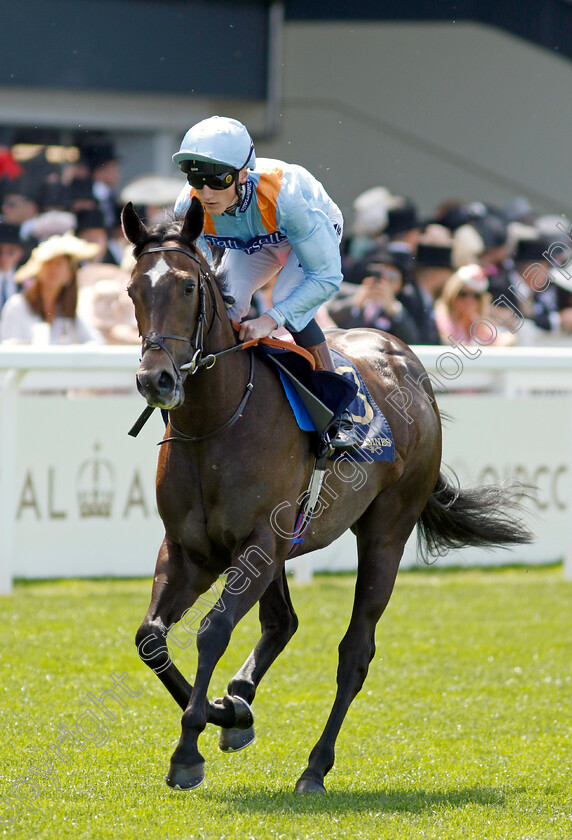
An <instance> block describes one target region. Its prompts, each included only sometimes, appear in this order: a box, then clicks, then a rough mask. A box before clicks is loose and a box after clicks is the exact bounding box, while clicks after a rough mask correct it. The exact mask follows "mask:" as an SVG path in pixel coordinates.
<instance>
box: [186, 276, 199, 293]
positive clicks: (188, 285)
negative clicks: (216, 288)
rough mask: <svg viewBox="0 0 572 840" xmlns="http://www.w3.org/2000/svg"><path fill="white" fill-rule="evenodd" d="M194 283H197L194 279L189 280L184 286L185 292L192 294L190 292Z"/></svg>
mask: <svg viewBox="0 0 572 840" xmlns="http://www.w3.org/2000/svg"><path fill="white" fill-rule="evenodd" d="M196 285H197V284H196V283H195V282H194V280H190V281H189V282H188V283H187V285H186V286H185V294H186V295H192V293H193V292H194V291H195V287H196Z"/></svg>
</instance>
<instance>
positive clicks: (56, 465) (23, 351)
mask: <svg viewBox="0 0 572 840" xmlns="http://www.w3.org/2000/svg"><path fill="white" fill-rule="evenodd" d="M414 349H415V352H416V353H417V355H418V356H419V358H420V360H421V361H422V362H423V364H424V365H425V367H426V369H427V371H428V372H429V374H430V375H431V378H432V380H433V384H434V387H436V388H437V391H438V392H441V393H440V395H439V396H438V399H439V403H440V404H443V405H444V407H445V408H446V410H447V411H450V410H451V409H450V405H449V404H445V403H446V402H447V400H448V399H449V397H448V394H449V393H450V394H451V395H456V396H454V397H453V396H451V399H454V401H455V406H461V405H465V404H470V405H471V406H477V401H478V398H479V397H480V398H481V402H482V400H485V402H486V399H493V398H494V399H497V398H498V399H502V400H504V402H502V406H503V408H502V411H503V412H506V411H507V407H508V406H510V405H514V406H520V405H521V404H522V406H523V411H531V410H532V409H531V406H533V407H534V408H535V410H539V411H540V414H539V417H540V418H542V417H544V416H545V423H544V425H543V426H542V427H541V428H538V427H536V428H535V429H534V430H531V432H530V440H531V441H533V440H534V441H535V442H534V444H533V445H532V444H531V446H533V449H534V452H535V453H536V454H537V455H539V457H540V455H542V457H544V454H543V453H544V450H546V452H548V449H549V448H552V449H554V448H556V449H558V450H559V452H560V456H559V457H560V458H561V459H562V462H558V464H557V463H556V462H554V464H552V462H551V464H550V465H549V464H548V462H547V463H546V464H545V462H544V461H543V460H542V458H540V461H539V462H538V465H537V466H536V467H535V469H536V472H537V473H538V475H539V477H540V478H541V479H542V480H545V481H547V482H548V481H549V480H550V481H551V482H552V484H553V485H554V488H555V489H554V488H553V491H552V490H550V492H551V493H552V492H554V498H555V500H556V501H555V502H554V505H555V507H556V508H559V515H561V518H562V519H563V520H564V519H565V520H566V522H567V521H568V519H570V517H569V513H566V512H565V511H563V510H560V508H562V506H563V505H564V501H563V498H564V496H565V497H566V499H565V505H566V506H567V504H568V498H570V499H571V500H572V492H570V490H571V489H572V488H569V487H568V484H569V481H570V479H569V476H570V475H572V469H571V467H572V410H571V409H570V405H571V404H572V347H571V348H560V347H542V348H532V347H531V348H528V347H518V348H492V347H490V348H483V349H482V352H481V353H480V354H479V355H476V353H477V348H469V349H468V350H467V349H466V348H464V349H454V348H451V347H417V348H414ZM469 352H470V354H471V355H469ZM138 358H139V348H138V347H133V346H113V347H111V346H110V347H87V346H86V347H74V348H70V347H51V346H49V347H32V346H30V347H28V346H26V347H24V346H22V347H16V346H8V345H4V346H1V347H0V388H1V394H2V402H1V405H0V433H1V438H0V593H8V592H10V590H11V584H12V578H13V577H14V576H16V577H19V576H23V577H32V576H46V577H50V576H62V575H66V574H69V575H75V574H82V573H84V574H91V575H94V574H112V573H113V572H114V571H115V573H118V574H151V573H152V570H153V563H154V557H152V556H150V553H149V540H150V539H151V540H155V539H157V540H159V539H160V535H161V533H160V532H161V528H160V522H159V521H158V519H157V517H156V514H155V513H154V512H150V510H149V508H150V506H151V505H152V504H153V503H152V495H153V490H152V483H153V474H154V464H155V460H156V447H154V446H153V445H152V443H151V442H153V443H154V442H155V441H156V440H157V439H158V438H159V437H160V432H161V426H160V421H159V420H155V421H154V423H150V424H149V426H150V427H151V431H150V432H146V434H147V435H148V438H147V440H145V438H144V440H143V442H141V440H140V439H138V440H137V441H136V442H135V441H132V440H131V439H128V438H126V437H125V435H126V431H127V429H128V428H129V425H130V424H131V422H133V421H134V420H135V419H136V417H137V415H138V413H139V412H140V411H141V410H142V408H143V401H142V400H141V399H140V398H139V397H137V396H136V395H135V389H134V373H135V370H136V368H137V364H138ZM39 392H41V393H42V394H46V393H47V394H48V395H49V396H46V397H39V396H37V394H38V393H39ZM443 392H445V393H444V394H443ZM531 395H532V399H533V400H534V402H530V400H531ZM521 399H522V400H523V402H522V403H519V402H518V401H519V400H521ZM543 399H546V400H547V402H546V408H543V407H542V406H543V405H544V403H542V404H541V403H540V402H539V400H540V401H541V400H543ZM487 405H488V403H487ZM491 405H492V404H491ZM519 410H520V409H519ZM494 411H496V409H494ZM564 415H565V416H564ZM485 416H486V415H485ZM517 416H518V414H517ZM469 417H470V415H469ZM67 418H69V421H68V419H67ZM556 418H558V423H555V419H556ZM479 422H480V421H479ZM511 422H516V421H511ZM526 422H527V419H526V417H524V416H523V417H522V423H523V424H525V423H526ZM537 422H538V421H537ZM471 425H472V423H471V422H467V423H465V424H464V426H463V427H462V428H461V429H460V430H459V434H460V435H461V438H462V436H463V434H464V435H466V436H468V437H467V439H466V444H465V448H466V451H467V454H468V456H470V455H471V453H472V448H474V446H475V443H474V435H475V432H476V431H477V430H476V429H475V428H470V426H471ZM556 426H558V429H557V428H556ZM491 428H492V429H494V428H495V426H494V424H493V425H492V426H491ZM513 432H514V429H512V428H510V429H507V428H506V426H505V423H504V417H503V416H500V417H497V420H496V436H497V437H498V438H501V439H503V440H504V445H505V447H506V448H507V449H508V448H510V447H511V446H515V445H519V446H520V449H519V450H518V451H515V453H514V456H513V457H514V462H513V463H514V464H516V465H517V467H518V468H519V469H520V466H522V465H524V466H523V468H525V466H526V464H527V463H528V460H527V459H530V452H529V451H526V450H527V445H526V444H522V445H520V444H518V435H516V436H515V434H514V433H513ZM448 434H449V432H447V433H446V436H447V435H448ZM489 434H492V432H489ZM150 444H151V445H150ZM98 447H99V448H100V449H101V448H102V447H103V449H107V450H111V449H114V450H115V454H114V457H113V458H112V459H111V458H110V456H109V454H108V453H107V454H106V455H105V456H101V457H106V458H107V460H106V463H108V464H114V465H115V472H116V477H115V481H116V484H118V485H121V482H122V480H124V479H125V476H128V475H131V474H132V475H133V476H135V477H134V478H133V483H132V485H131V486H127V487H126V486H122V487H120V489H122V490H123V492H124V494H127V499H128V500H127V501H125V500H123V502H122V506H121V507H119V502H117V503H116V507H117V517H116V520H117V521H115V522H114V523H112V522H111V519H112V518H113V517H111V516H110V517H108V520H105V521H104V520H103V519H101V521H97V522H94V521H92V520H90V519H89V517H87V516H86V518H85V520H81V519H80V514H79V513H77V511H76V512H75V513H74V510H75V507H77V505H76V501H77V499H76V498H75V497H73V492H75V493H76V495H77V493H79V491H78V490H77V488H76V489H75V490H73V487H72V485H74V482H76V481H77V476H78V475H79V467H77V469H76V471H75V472H74V471H73V470H74V464H72V463H71V461H72V460H73V458H74V457H75V459H76V460H75V465H76V466H77V465H81V464H84V463H86V461H85V459H86V457H87V455H86V449H87V451H88V452H91V451H92V450H93V449H94V448H95V449H97V448H98ZM552 449H551V451H552ZM460 451H462V448H461V450H460ZM98 457H99V456H98ZM547 457H548V456H547ZM550 457H552V456H550ZM554 457H556V456H554ZM24 462H25V463H24ZM110 469H111V467H110ZM483 469H484V467H483ZM500 469H501V468H500V466H499V470H500ZM507 469H508V468H507ZM531 469H532V468H531ZM565 469H566V470H568V477H566V478H564V477H563V476H564V470H565ZM130 470H131V473H129V471H130ZM505 471H506V470H505ZM547 471H548V472H547ZM489 472H490V470H489ZM550 476H551V477H550ZM548 477H550V478H548ZM42 482H44V484H43V485H42ZM58 482H59V483H58ZM40 485H42V486H44V485H45V487H44V490H42V491H41V492H43V493H44V498H40V495H41V493H40V490H39V489H38V488H39V487H40ZM564 485H565V490H563V487H564ZM551 486H552V485H551ZM547 487H548V485H547ZM133 488H135V489H133ZM116 489H117V488H116ZM72 490H73V492H72ZM44 491H45V492H44ZM110 492H111V490H110ZM130 492H131V496H129V493H130ZM543 492H544V491H543ZM58 494H59V498H58ZM138 494H140V495H141V498H139V496H138ZM72 497H73V498H72ZM78 498H79V496H78ZM546 498H548V489H546ZM544 504H545V500H544V497H542V500H539V508H540V509H541V510H542V505H544ZM66 505H67V507H66ZM74 506H75V507H74ZM72 508H73V509H72ZM143 511H145V517H146V518H145V521H141V522H139V521H135V517H136V515H138V514H139V513H141V516H143V513H142V512H143ZM76 514H77V515H76ZM114 515H115V514H114ZM132 520H133V525H134V526H136V527H132ZM112 524H113V528H112ZM80 526H81V527H80ZM106 529H107V530H108V531H109V533H107V532H106ZM552 531H554V528H552ZM34 534H36V536H34ZM99 538H101V539H102V540H104V541H105V552H104V554H105V558H106V559H105V562H103V560H102V561H101V562H100V561H99V559H98V558H99V557H100V556H103V555H102V553H101V551H100V552H99V553H98V549H97V546H96V545H95V544H94V545H91V542H92V541H95V543H96V542H97V539H99ZM111 539H113V540H116V541H119V542H120V543H121V545H120V546H114V547H112V548H113V549H114V550H115V551H116V553H117V555H118V558H119V559H118V562H117V563H115V562H112V560H111V559H110V557H111V555H110V554H109V551H110V548H109V542H110V540H111ZM138 539H139V541H140V543H141V546H139V545H135V543H136V542H137V540H138ZM52 543H54V545H53V547H51V546H52ZM569 546H572V527H571V526H570V525H566V528H565V533H564V532H563V533H562V536H561V538H560V542H559V543H558V545H556V544H555V543H554V542H551V543H550V547H549V548H546V549H542V548H541V549H539V555H538V561H542V560H551V559H558V558H557V556H556V555H558V554H559V556H560V558H562V557H564V558H565V563H566V565H565V568H566V573H567V574H568V575H569V576H572V558H571V557H570V551H571V550H570V548H569ZM125 547H126V548H125ZM157 547H158V543H157ZM125 550H127V551H129V552H130V553H129V557H128V559H127V560H125V559H124V558H123V557H122V555H123V554H124V551H125ZM34 551H36V552H38V551H39V552H40V553H41V554H42V563H41V564H40V563H39V562H36V560H35V559H34ZM74 552H75V554H74ZM324 552H325V553H323V552H318V553H317V554H316V555H313V557H318V555H320V557H318V559H317V560H312V559H311V558H310V557H308V558H307V557H302V558H300V559H299V560H296V561H295V564H296V570H297V575H298V577H299V578H300V579H304V577H305V576H307V575H308V574H310V573H311V570H312V569H316V568H323V567H324V565H329V564H330V561H329V560H328V557H332V556H333V554H332V553H331V552H330V554H328V550H327V549H324ZM333 552H334V554H335V549H334V550H333ZM140 553H141V556H140ZM143 554H144V555H145V556H144V560H143V559H142V557H143ZM152 554H153V552H152V551H151V555H152ZM54 558H56V559H54ZM70 558H73V559H70ZM350 562H353V561H350ZM330 565H331V564H330ZM334 566H335V564H334Z"/></svg>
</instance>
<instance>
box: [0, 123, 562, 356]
mask: <svg viewBox="0 0 572 840" xmlns="http://www.w3.org/2000/svg"><path fill="white" fill-rule="evenodd" d="M120 182H121V162H120V160H119V159H118V156H117V155H116V153H115V150H114V147H113V144H112V143H111V142H107V141H103V142H102V141H99V142H96V143H91V144H86V145H85V146H83V147H81V148H80V149H79V155H78V158H77V160H76V161H74V162H73V163H69V162H68V163H66V164H65V165H60V166H59V167H55V168H54V167H52V168H51V170H50V171H48V172H46V171H43V172H42V174H41V177H40V176H39V175H38V171H37V170H34V167H29V166H26V164H25V163H22V162H20V161H18V160H17V159H16V158H15V156H14V155H13V154H12V149H11V148H10V147H9V146H2V137H1V136H0V341H3V342H8V341H11V342H17V343H38V342H43V343H48V342H51V343H78V342H87V341H90V342H98V343H137V342H138V340H139V339H138V334H137V328H136V325H135V319H134V314H133V307H132V305H131V303H130V301H129V300H128V298H127V295H126V293H125V287H126V285H127V281H128V278H129V272H130V269H131V262H130V260H131V256H130V255H131V248H130V246H129V244H128V243H127V242H126V241H125V239H124V237H123V233H122V230H121V225H120V208H121V206H122V204H123V201H124V200H125V196H124V195H123V193H120V192H119V186H120ZM161 185H162V186H163V187H165V184H164V180H163V182H161V179H158V178H157V177H154V176H150V177H148V178H147V179H140V184H139V185H136V184H135V185H134V197H135V203H137V198H138V196H139V195H140V193H141V194H142V197H141V198H140V201H141V203H140V206H139V208H138V209H139V210H140V212H141V213H142V215H143V216H144V217H145V218H146V219H147V221H148V222H153V221H155V220H156V219H157V218H158V217H159V215H161V216H162V217H164V213H165V210H167V211H169V210H170V209H171V208H172V204H173V201H174V197H175V196H176V194H177V192H178V189H179V187H180V184H178V183H173V184H172V185H167V187H168V188H167V189H166V191H165V190H164V189H163V191H161ZM138 187H140V188H141V189H139V188H138ZM149 190H151V192H152V193H153V194H157V195H159V193H161V195H160V196H159V198H158V199H157V200H156V201H154V200H152V199H148V200H147V201H145V200H144V197H145V195H146V194H147V193H148V191H149ZM151 205H153V206H151ZM569 246H572V239H571V238H570V222H568V221H567V220H566V219H565V218H564V217H563V216H549V215H543V214H540V213H537V212H535V211H534V210H533V208H532V207H531V205H530V203H529V202H528V201H527V200H526V199H525V198H515V199H513V200H512V201H510V202H509V203H508V204H507V205H506V206H505V207H496V206H492V205H489V204H484V203H482V202H480V201H470V200H460V199H459V200H452V199H448V200H446V201H444V202H443V203H442V204H441V205H440V206H439V207H437V208H436V209H435V211H434V212H433V213H432V214H431V217H430V218H423V217H422V216H421V214H420V212H419V209H418V207H417V205H416V204H415V201H413V200H412V199H411V198H407V197H403V196H396V195H393V194H392V193H391V192H390V190H388V189H387V188H385V187H381V186H380V187H373V188H371V189H368V190H367V191H366V192H364V193H362V194H361V195H359V196H358V197H357V198H356V200H355V202H354V206H353V219H350V220H347V222H346V234H345V238H344V240H343V242H342V270H343V277H344V280H343V283H342V286H341V288H340V291H339V293H338V294H337V295H336V296H335V297H334V298H333V299H332V300H331V301H329V303H328V304H327V305H326V306H325V307H322V309H321V310H320V312H319V315H318V318H319V320H320V322H321V324H322V326H325V327H328V326H339V327H342V328H347V329H349V328H352V327H374V328H377V329H381V330H385V331H386V332H390V333H392V334H394V335H395V336H397V337H398V338H400V339H401V340H402V341H404V342H406V343H407V344H448V343H459V342H461V343H463V344H480V345H491V344H494V345H500V346H511V345H518V344H520V345H522V344H528V345H530V344H550V343H567V342H569V343H571V344H572V274H571V273H569V271H568V263H569V262H572V258H571V254H572V252H571V250H570V248H569ZM58 264H59V267H58ZM258 298H260V300H259V301H258V305H260V306H262V307H263V308H264V290H261V292H260V293H258ZM254 304H255V305H257V301H256V300H255V301H254ZM40 325H41V326H40ZM46 325H47V327H46Z"/></svg>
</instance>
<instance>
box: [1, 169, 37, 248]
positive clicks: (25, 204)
mask: <svg viewBox="0 0 572 840" xmlns="http://www.w3.org/2000/svg"><path fill="white" fill-rule="evenodd" d="M0 210H1V214H2V221H4V222H7V223H8V224H11V225H18V227H19V229H20V236H21V237H22V239H24V240H26V239H28V237H29V236H30V226H31V224H32V220H33V219H35V218H36V216H37V215H38V213H39V212H40V203H39V195H38V186H37V184H35V183H34V180H33V178H32V177H31V176H29V175H23V176H22V177H21V178H18V179H17V180H14V181H11V182H10V183H9V185H8V186H7V187H6V189H5V191H4V195H3V197H2V205H1V208H0Z"/></svg>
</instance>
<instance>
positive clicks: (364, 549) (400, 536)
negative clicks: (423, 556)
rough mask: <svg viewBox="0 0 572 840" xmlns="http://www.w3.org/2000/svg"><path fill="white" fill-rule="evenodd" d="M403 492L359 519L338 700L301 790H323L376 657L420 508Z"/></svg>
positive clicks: (301, 780)
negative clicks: (347, 720)
mask: <svg viewBox="0 0 572 840" xmlns="http://www.w3.org/2000/svg"><path fill="white" fill-rule="evenodd" d="M403 490H404V488H403V487H402V488H401V491H400V493H397V492H395V491H394V492H391V491H386V493H385V494H382V496H379V497H378V499H377V501H376V502H374V503H373V504H372V505H371V506H370V507H369V508H368V510H367V511H366V513H365V514H364V516H362V518H361V519H360V520H359V521H358V523H357V528H356V530H357V537H358V556H359V561H358V574H357V580H356V588H355V595H354V605H353V610H352V616H351V619H350V623H349V626H348V629H347V632H346V634H345V636H344V638H343V639H342V641H341V642H340V645H339V663H338V673H337V692H336V698H335V700H334V705H333V707H332V710H331V712H330V716H329V718H328V721H327V723H326V726H325V728H324V731H323V733H322V736H321V737H320V739H319V741H318V743H317V744H316V746H315V747H314V749H313V750H312V752H311V753H310V759H309V761H308V766H307V768H306V769H305V770H304V772H303V773H302V775H301V777H300V778H299V779H298V782H297V783H296V791H297V792H298V793H310V792H324V790H325V788H324V776H325V775H326V773H327V772H328V771H329V770H331V768H332V767H333V764H334V757H335V751H334V748H335V742H336V738H337V736H338V733H339V731H340V728H341V726H342V723H343V720H344V718H345V716H346V713H347V711H348V709H349V707H350V704H351V702H352V700H353V699H354V697H355V696H356V695H357V694H358V692H359V691H360V689H361V687H362V685H363V683H364V680H365V678H366V676H367V672H368V669H369V663H370V662H371V660H372V659H373V656H374V653H375V627H376V624H377V622H378V621H379V619H380V618H381V615H382V613H383V611H384V610H385V608H386V606H387V603H388V601H389V599H390V597H391V593H392V591H393V585H394V583H395V578H396V576H397V570H398V568H399V562H400V560H401V555H402V554H403V549H404V547H405V542H406V541H407V538H408V536H409V535H410V533H411V531H412V530H413V527H414V525H415V522H416V521H417V518H418V517H419V514H420V512H421V511H420V510H419V509H417V508H416V506H414V505H413V503H412V502H411V498H412V495H411V494H407V495H406V494H405V493H404V492H403ZM416 497H417V498H419V489H418V488H417V489H416ZM421 508H422V504H421Z"/></svg>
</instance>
